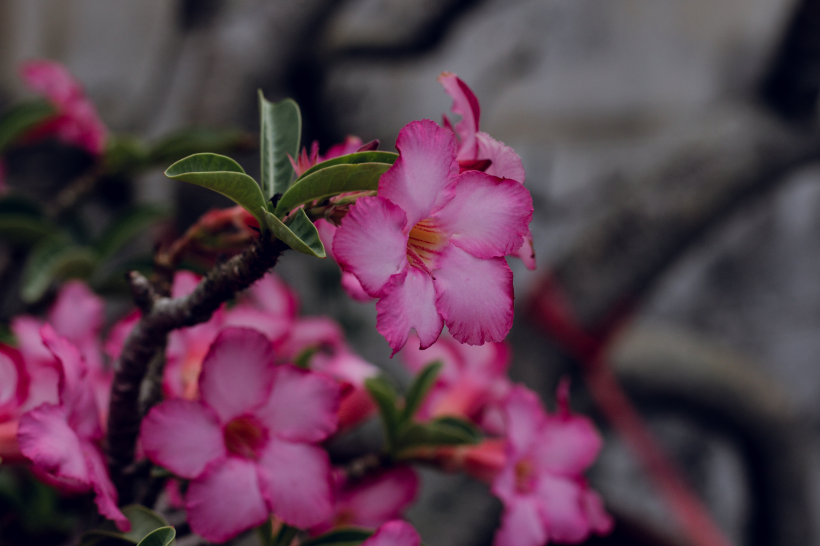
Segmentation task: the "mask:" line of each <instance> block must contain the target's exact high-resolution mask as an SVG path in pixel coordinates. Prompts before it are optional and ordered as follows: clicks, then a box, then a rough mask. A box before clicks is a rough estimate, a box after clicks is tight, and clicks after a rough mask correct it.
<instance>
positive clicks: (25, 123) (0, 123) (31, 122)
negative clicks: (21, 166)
mask: <svg viewBox="0 0 820 546" xmlns="http://www.w3.org/2000/svg"><path fill="white" fill-rule="evenodd" d="M53 115H54V108H53V107H52V106H51V105H50V104H48V103H47V102H46V101H40V100H38V101H30V102H23V103H21V104H18V105H16V106H13V107H12V108H10V109H8V110H7V111H6V112H5V113H4V114H3V116H2V117H0V152H2V151H4V150H6V149H7V148H8V147H9V146H10V145H11V144H13V143H14V142H15V141H16V140H17V139H18V138H20V137H21V136H23V135H24V134H25V133H26V131H28V130H29V129H32V128H34V127H35V126H37V125H38V124H40V123H42V122H43V121H45V120H46V119H48V118H49V117H51V116H53Z"/></svg>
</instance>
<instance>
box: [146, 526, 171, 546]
mask: <svg viewBox="0 0 820 546" xmlns="http://www.w3.org/2000/svg"><path fill="white" fill-rule="evenodd" d="M176 536H177V532H176V530H174V528H173V527H160V528H159V529H156V530H154V531H151V532H150V533H148V534H147V535H146V536H145V538H144V539H142V540H140V541H139V543H137V546H168V545H169V544H171V543H172V542H173V541H174V537H176Z"/></svg>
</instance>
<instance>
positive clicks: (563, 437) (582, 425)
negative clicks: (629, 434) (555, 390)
mask: <svg viewBox="0 0 820 546" xmlns="http://www.w3.org/2000/svg"><path fill="white" fill-rule="evenodd" d="M602 445H603V440H602V439H601V435H600V434H598V430H597V429H596V428H595V425H594V424H593V423H592V421H590V420H589V419H588V418H586V417H583V416H581V415H572V416H558V417H553V416H550V417H549V418H548V419H547V421H546V425H545V426H544V428H543V429H542V431H541V434H540V437H539V440H538V444H537V445H536V448H535V452H534V453H535V457H536V458H537V459H538V463H539V465H540V466H541V467H543V468H546V469H549V470H550V471H551V472H554V473H557V474H562V475H564V476H574V475H578V474H581V473H582V472H584V471H585V470H586V469H587V468H588V467H589V466H590V465H592V463H593V462H594V461H595V458H596V457H597V456H598V452H599V451H600V450H601V447H602Z"/></svg>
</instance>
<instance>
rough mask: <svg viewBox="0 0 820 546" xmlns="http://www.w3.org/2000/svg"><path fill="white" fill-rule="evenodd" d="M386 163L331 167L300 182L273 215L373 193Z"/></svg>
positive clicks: (282, 214) (285, 195) (289, 192)
mask: <svg viewBox="0 0 820 546" xmlns="http://www.w3.org/2000/svg"><path fill="white" fill-rule="evenodd" d="M389 168H390V165H388V164H387V163H358V164H353V165H348V164H342V165H332V166H330V167H327V168H325V169H321V170H318V171H315V172H314V173H313V174H310V175H308V176H305V177H302V178H300V179H299V180H298V181H297V182H296V183H295V184H293V186H291V187H290V189H289V190H288V191H286V192H285V193H284V195H282V198H281V199H280V200H279V202H278V203H277V204H276V215H277V216H280V217H281V216H284V215H285V214H286V213H287V212H288V211H291V210H293V209H295V208H296V207H298V206H300V205H304V204H305V203H309V202H311V201H316V200H317V199H324V198H326V197H332V196H334V195H339V194H340V193H345V192H351V191H376V190H378V189H379V178H380V177H381V175H382V174H384V173H385V171H387V169H389Z"/></svg>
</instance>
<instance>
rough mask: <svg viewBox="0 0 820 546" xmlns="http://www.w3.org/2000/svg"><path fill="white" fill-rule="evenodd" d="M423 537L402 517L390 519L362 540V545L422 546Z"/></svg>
mask: <svg viewBox="0 0 820 546" xmlns="http://www.w3.org/2000/svg"><path fill="white" fill-rule="evenodd" d="M420 545H421V537H419V534H418V533H417V532H416V530H415V529H414V528H413V526H412V525H410V524H409V523H407V522H406V521H402V520H400V519H398V520H393V521H388V522H387V523H385V524H384V525H382V526H381V527H379V528H378V530H377V531H376V532H375V533H373V536H371V537H370V538H368V539H367V540H365V541H364V542H362V546H420Z"/></svg>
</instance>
